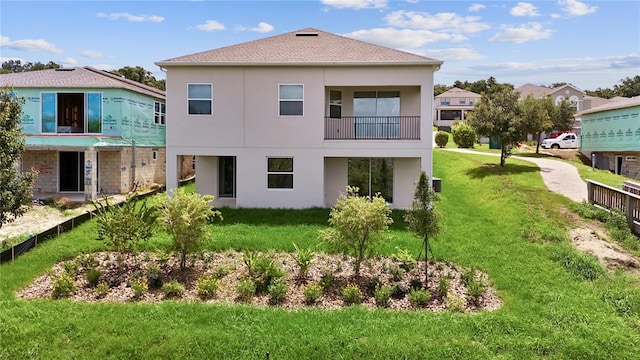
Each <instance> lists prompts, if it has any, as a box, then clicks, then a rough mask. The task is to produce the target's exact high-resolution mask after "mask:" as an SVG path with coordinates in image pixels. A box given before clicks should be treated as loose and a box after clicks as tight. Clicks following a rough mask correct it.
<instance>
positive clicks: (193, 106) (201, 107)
mask: <svg viewBox="0 0 640 360" xmlns="http://www.w3.org/2000/svg"><path fill="white" fill-rule="evenodd" d="M187 90H188V91H187V92H188V95H187V96H188V100H189V115H211V114H212V109H213V85H211V84H188V85H187Z"/></svg>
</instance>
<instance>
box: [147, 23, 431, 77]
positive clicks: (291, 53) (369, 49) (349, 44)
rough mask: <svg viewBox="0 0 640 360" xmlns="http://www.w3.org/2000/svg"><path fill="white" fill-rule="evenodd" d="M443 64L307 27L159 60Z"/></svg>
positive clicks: (161, 63)
mask: <svg viewBox="0 0 640 360" xmlns="http://www.w3.org/2000/svg"><path fill="white" fill-rule="evenodd" d="M380 64H393V65H396V64H404V65H407V64H414V65H440V64H442V61H440V60H435V59H431V58H427V57H424V56H420V55H416V54H411V53H408V52H404V51H400V50H395V49H390V48H387V47H384V46H380V45H374V44H370V43H367V42H364V41H360V40H354V39H350V38H347V37H344V36H340V35H336V34H331V33H328V32H324V31H321V30H317V29H313V28H307V29H303V30H298V31H292V32H288V33H284V34H281V35H276V36H272V37H268V38H264V39H259V40H254V41H249V42H245V43H241V44H237V45H231V46H227V47H222V48H218V49H213V50H209V51H203V52H199V53H195V54H190V55H185V56H180V57H176V58H172V59H168V60H163V61H159V62H156V65H159V66H163V67H166V66H173V65H180V66H185V65H233V66H237V65H242V66H248V65H288V66H291V65H380Z"/></svg>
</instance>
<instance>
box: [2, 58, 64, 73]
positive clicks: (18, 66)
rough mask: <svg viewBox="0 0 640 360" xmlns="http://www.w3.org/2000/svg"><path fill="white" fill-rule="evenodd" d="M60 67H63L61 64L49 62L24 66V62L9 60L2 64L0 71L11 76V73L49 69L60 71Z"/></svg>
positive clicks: (25, 64) (28, 63)
mask: <svg viewBox="0 0 640 360" xmlns="http://www.w3.org/2000/svg"><path fill="white" fill-rule="evenodd" d="M60 67H61V65H60V64H58V63H55V62H53V61H49V62H48V63H46V64H43V63H41V62H39V61H37V62H35V63H31V62H26V63H24V64H22V61H20V60H7V61H5V62H3V63H2V69H0V74H10V73H18V72H25V71H36V70H47V69H59V68H60Z"/></svg>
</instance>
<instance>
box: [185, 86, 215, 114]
mask: <svg viewBox="0 0 640 360" xmlns="http://www.w3.org/2000/svg"><path fill="white" fill-rule="evenodd" d="M191 85H206V86H209V88H210V89H211V97H209V98H204V97H202V98H200V97H196V98H192V97H190V96H189V87H190V86H191ZM191 101H209V104H210V107H209V109H210V110H209V113H191V106H189V104H190V103H191ZM187 115H189V116H211V115H213V83H187Z"/></svg>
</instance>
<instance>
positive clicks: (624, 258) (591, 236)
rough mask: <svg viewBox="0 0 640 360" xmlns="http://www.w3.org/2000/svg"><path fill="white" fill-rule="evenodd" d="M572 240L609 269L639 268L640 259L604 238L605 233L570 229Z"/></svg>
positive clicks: (576, 245)
mask: <svg viewBox="0 0 640 360" xmlns="http://www.w3.org/2000/svg"><path fill="white" fill-rule="evenodd" d="M569 236H571V242H572V243H573V245H574V246H575V247H576V248H577V249H578V250H580V251H582V252H584V253H586V254H589V255H593V256H595V257H596V258H597V259H598V261H599V262H600V263H601V264H602V265H603V266H605V267H606V268H607V269H609V270H615V269H623V270H637V269H639V268H640V259H638V258H637V257H635V256H633V255H631V254H629V253H627V252H626V250H625V249H624V248H622V247H621V246H619V245H616V244H614V243H611V242H608V241H605V240H603V238H605V236H604V234H603V233H600V232H599V231H597V230H593V229H589V228H577V229H572V230H570V231H569Z"/></svg>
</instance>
